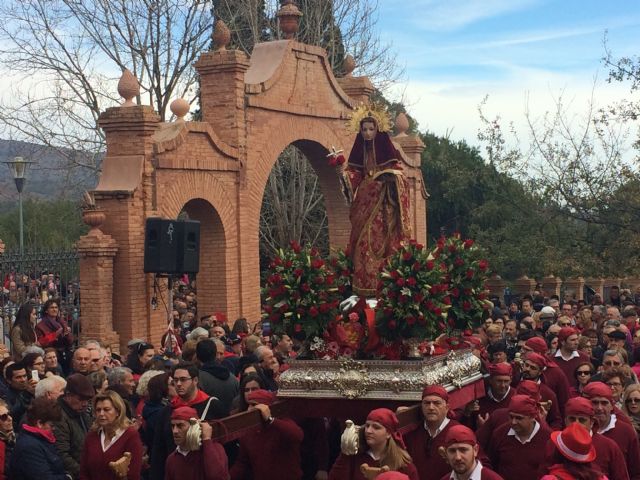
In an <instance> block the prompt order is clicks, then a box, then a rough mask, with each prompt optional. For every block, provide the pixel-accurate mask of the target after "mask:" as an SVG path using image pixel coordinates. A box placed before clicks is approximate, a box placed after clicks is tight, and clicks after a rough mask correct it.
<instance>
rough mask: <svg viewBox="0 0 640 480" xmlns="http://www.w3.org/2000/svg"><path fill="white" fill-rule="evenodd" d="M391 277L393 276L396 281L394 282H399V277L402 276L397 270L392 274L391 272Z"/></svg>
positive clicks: (392, 271)
mask: <svg viewBox="0 0 640 480" xmlns="http://www.w3.org/2000/svg"><path fill="white" fill-rule="evenodd" d="M389 275H390V276H391V278H392V279H394V280H397V279H398V277H399V276H400V275H399V274H398V271H397V270H391V272H389Z"/></svg>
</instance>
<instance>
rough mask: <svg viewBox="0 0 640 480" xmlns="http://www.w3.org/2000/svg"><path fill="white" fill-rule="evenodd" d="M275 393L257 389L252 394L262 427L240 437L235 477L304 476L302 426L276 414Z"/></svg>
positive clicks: (295, 479) (291, 479)
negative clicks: (274, 416)
mask: <svg viewBox="0 0 640 480" xmlns="http://www.w3.org/2000/svg"><path fill="white" fill-rule="evenodd" d="M275 399H276V397H275V394H274V393H272V392H268V391H266V390H262V389H260V390H255V391H253V392H251V393H250V394H249V398H248V403H249V405H250V407H249V408H250V409H255V410H258V411H259V412H260V415H261V417H262V422H263V424H262V426H261V428H260V430H259V431H257V432H256V433H252V434H249V435H245V436H244V437H242V438H241V439H240V453H239V454H238V459H237V460H236V462H235V463H234V464H233V467H231V480H272V479H274V478H277V479H278V480H300V479H301V478H302V468H301V467H300V444H301V443H302V437H303V435H304V434H303V433H302V429H301V428H300V427H299V426H298V425H296V423H295V422H294V421H293V420H291V419H289V418H273V417H272V416H271V410H270V408H269V406H270V405H271V404H272V403H273V402H274V401H275Z"/></svg>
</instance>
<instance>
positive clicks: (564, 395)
mask: <svg viewBox="0 0 640 480" xmlns="http://www.w3.org/2000/svg"><path fill="white" fill-rule="evenodd" d="M571 375H573V373H572V374H571ZM542 383H544V384H545V385H546V386H547V387H549V388H550V389H551V391H552V392H553V393H555V394H556V397H558V408H559V409H560V416H561V417H562V418H564V406H565V405H566V403H567V400H569V398H571V394H570V385H573V384H574V383H575V380H573V382H572V383H571V384H569V380H568V379H567V377H566V376H565V374H564V373H563V371H562V370H561V369H560V368H558V367H556V366H554V367H547V368H545V370H544V372H542Z"/></svg>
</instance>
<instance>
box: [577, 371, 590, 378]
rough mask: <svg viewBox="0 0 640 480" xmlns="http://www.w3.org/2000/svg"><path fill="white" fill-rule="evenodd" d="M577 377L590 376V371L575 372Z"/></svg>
mask: <svg viewBox="0 0 640 480" xmlns="http://www.w3.org/2000/svg"><path fill="white" fill-rule="evenodd" d="M577 374H578V376H581V377H582V376H585V375H591V370H580V371H578V372H577Z"/></svg>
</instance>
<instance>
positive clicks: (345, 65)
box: [342, 54, 356, 77]
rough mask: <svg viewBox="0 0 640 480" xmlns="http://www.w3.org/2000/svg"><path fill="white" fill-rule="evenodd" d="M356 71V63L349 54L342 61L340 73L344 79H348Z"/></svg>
mask: <svg viewBox="0 0 640 480" xmlns="http://www.w3.org/2000/svg"><path fill="white" fill-rule="evenodd" d="M355 69H356V61H355V59H354V58H353V56H352V55H351V54H348V55H347V56H346V57H344V60H342V72H343V73H344V76H345V77H350V76H351V74H352V73H353V71H354V70H355Z"/></svg>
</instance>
